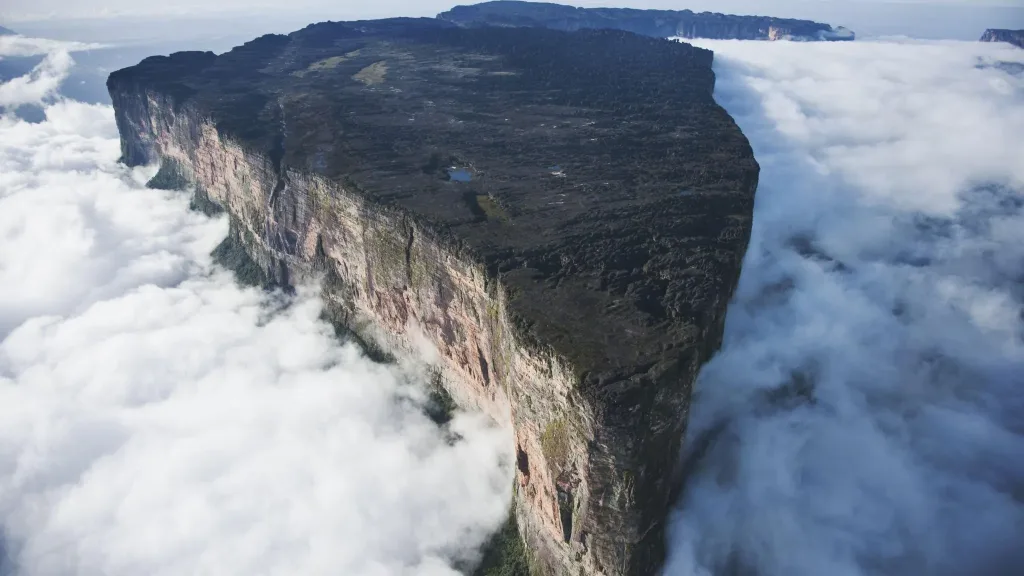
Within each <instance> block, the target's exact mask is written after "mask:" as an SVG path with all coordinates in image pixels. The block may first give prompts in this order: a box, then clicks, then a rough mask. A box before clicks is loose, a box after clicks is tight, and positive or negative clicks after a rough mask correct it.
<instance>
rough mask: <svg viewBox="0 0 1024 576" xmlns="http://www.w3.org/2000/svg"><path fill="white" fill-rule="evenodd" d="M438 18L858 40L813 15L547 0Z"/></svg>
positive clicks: (485, 6)
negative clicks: (602, 5) (577, 4)
mask: <svg viewBox="0 0 1024 576" xmlns="http://www.w3.org/2000/svg"><path fill="white" fill-rule="evenodd" d="M438 18H440V19H442V20H446V21H449V22H454V23H456V24H459V25H463V26H479V25H489V26H537V27H545V28H553V29H556V30H582V29H615V30H628V31H630V32H634V33H636V34H643V35H644V36H655V37H660V38H669V37H681V38H720V39H737V40H805V41H806V40H810V41H818V40H853V39H854V34H853V32H851V31H850V30H847V29H846V28H842V27H839V28H835V29H833V28H832V27H831V26H829V25H828V24H821V23H818V22H812V21H810V20H793V19H789V18H771V17H768V16H733V15H729V14H718V13H714V12H701V13H695V12H692V11H690V10H634V9H630V8H576V7H573V6H565V5H562V4H548V3H542V2H515V1H508V0H500V1H497V2H484V3H482V4H475V5H472V6H456V7H455V8H453V9H451V10H449V11H448V12H444V13H442V14H439V15H438Z"/></svg>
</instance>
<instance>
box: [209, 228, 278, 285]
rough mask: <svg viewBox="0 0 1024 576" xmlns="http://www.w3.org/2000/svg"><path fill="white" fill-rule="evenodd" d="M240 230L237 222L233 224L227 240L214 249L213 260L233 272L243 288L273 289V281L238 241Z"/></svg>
mask: <svg viewBox="0 0 1024 576" xmlns="http://www.w3.org/2000/svg"><path fill="white" fill-rule="evenodd" d="M238 229H239V227H238V226H237V225H236V224H235V222H232V223H231V230H230V232H229V233H228V236H227V238H225V239H224V241H223V242H221V243H220V245H218V246H217V247H216V248H214V250H213V260H214V261H215V262H217V263H218V264H220V265H221V266H223V267H225V268H227V269H228V270H231V272H232V273H234V275H235V279H236V280H238V283H239V284H242V285H243V286H261V287H264V288H271V287H272V286H273V281H272V280H271V279H270V278H268V277H267V274H266V272H265V271H264V270H263V268H262V267H260V265H259V264H257V263H256V262H254V261H253V259H252V257H251V256H249V253H248V252H246V251H245V247H244V246H243V245H242V243H241V242H240V241H239V240H238V234H239V232H238Z"/></svg>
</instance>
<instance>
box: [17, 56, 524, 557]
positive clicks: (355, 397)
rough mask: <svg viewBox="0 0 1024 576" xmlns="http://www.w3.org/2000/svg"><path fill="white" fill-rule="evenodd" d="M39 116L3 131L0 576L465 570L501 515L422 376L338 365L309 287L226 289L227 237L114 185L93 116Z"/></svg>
mask: <svg viewBox="0 0 1024 576" xmlns="http://www.w3.org/2000/svg"><path fill="white" fill-rule="evenodd" d="M42 75H45V74H44V73H40V76H42ZM2 90H3V88H0V93H3V92H2ZM46 116H47V117H46V120H45V121H44V122H42V123H38V124H28V123H26V122H22V121H19V120H16V119H14V118H12V117H9V116H8V117H3V118H2V119H0V527H2V531H0V534H2V540H0V573H6V570H8V569H12V568H13V569H15V570H16V572H17V573H19V574H23V575H26V576H28V575H47V574H83V575H88V574H104V575H111V576H116V575H118V574H126V575H133V576H134V575H137V574H154V575H160V574H167V575H170V574H175V575H177V574H288V575H291V574H327V573H330V574H359V575H367V576H374V575H388V576H390V575H401V574H417V575H420V574H423V575H448V574H454V573H455V572H454V570H453V568H452V565H453V562H454V561H456V560H465V559H467V558H472V557H473V556H474V555H475V553H476V550H477V548H478V547H479V545H480V544H481V541H482V539H484V538H486V537H487V535H488V534H489V533H490V532H491V531H493V529H495V528H496V527H497V526H498V524H500V522H501V521H502V519H503V517H504V514H505V513H506V511H507V505H508V500H509V497H510V490H509V488H510V486H511V482H512V476H511V466H510V461H509V456H510V455H509V452H510V447H511V438H509V437H508V434H507V431H503V430H499V429H495V428H493V427H492V426H491V425H490V424H488V423H487V422H485V421H484V420H483V419H482V417H479V416H475V415H471V414H460V415H458V416H457V417H456V419H455V420H454V421H453V423H452V424H451V427H452V429H453V430H454V431H455V432H457V433H458V434H460V435H461V436H462V440H460V441H457V442H454V443H449V436H448V434H447V433H446V432H445V431H443V430H441V429H439V428H438V427H437V426H435V425H434V424H433V423H432V422H430V421H429V420H428V419H427V418H426V417H425V416H424V415H423V413H422V409H421V408H422V405H423V402H424V396H425V392H424V388H423V386H422V384H420V383H419V380H418V375H417V374H416V373H415V372H411V371H409V370H406V369H404V368H402V367H393V366H381V365H377V364H374V363H372V362H370V361H369V360H367V359H365V358H364V357H362V356H361V355H360V353H359V352H358V351H357V350H356V349H355V348H354V347H353V346H351V345H340V344H338V343H337V342H336V341H335V340H334V338H333V333H332V331H331V329H330V328H329V327H328V326H326V325H325V324H323V323H322V322H320V321H318V316H319V313H320V304H319V301H318V299H317V298H316V296H315V291H314V290H313V289H311V288H306V289H302V290H300V291H299V294H298V295H297V296H295V297H293V298H286V297H284V296H282V295H280V294H277V295H267V294H264V293H262V292H260V291H257V290H247V289H240V288H238V287H237V286H236V285H235V284H234V282H233V280H232V278H231V277H230V275H229V274H228V273H227V272H225V271H223V270H219V269H217V268H216V267H215V266H214V265H213V264H212V262H211V259H210V256H209V253H210V251H211V250H212V249H213V248H214V246H215V245H216V244H217V243H218V242H219V241H220V240H221V239H222V238H223V237H224V235H225V233H226V229H227V226H226V223H225V221H224V220H223V219H221V220H209V219H207V218H205V217H202V216H200V215H198V214H195V213H192V212H189V211H188V209H187V204H188V200H187V198H186V197H185V195H184V194H182V193H177V192H162V191H156V190H148V189H146V188H144V187H143V186H142V183H143V182H144V181H145V178H146V176H148V175H151V173H152V170H149V171H145V170H135V171H131V170H128V169H126V168H124V167H122V166H119V165H117V164H115V160H116V158H117V156H118V152H119V149H118V142H117V134H116V129H115V128H114V122H113V114H112V111H111V109H110V108H108V107H103V106H88V105H84V104H80V103H76V102H70V101H58V102H56V103H52V104H49V105H47V106H46ZM5 555H6V556H7V557H8V558H9V565H8V566H3V563H4V560H3V558H4V556H5Z"/></svg>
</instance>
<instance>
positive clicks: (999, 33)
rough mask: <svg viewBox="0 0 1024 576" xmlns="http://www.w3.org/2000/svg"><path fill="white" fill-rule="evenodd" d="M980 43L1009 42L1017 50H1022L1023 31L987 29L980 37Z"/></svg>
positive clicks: (1023, 43)
mask: <svg viewBox="0 0 1024 576" xmlns="http://www.w3.org/2000/svg"><path fill="white" fill-rule="evenodd" d="M981 41H982V42H1009V43H1010V44H1013V45H1014V46H1016V47H1018V48H1024V30H1004V29H999V28H989V29H988V30H985V33H984V34H982V36H981Z"/></svg>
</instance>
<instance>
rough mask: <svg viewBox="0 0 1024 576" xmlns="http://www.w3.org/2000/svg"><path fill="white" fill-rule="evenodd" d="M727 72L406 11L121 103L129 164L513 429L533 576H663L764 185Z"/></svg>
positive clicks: (624, 46)
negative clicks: (682, 465) (737, 118)
mask: <svg viewBox="0 0 1024 576" xmlns="http://www.w3.org/2000/svg"><path fill="white" fill-rule="evenodd" d="M711 62H712V54H711V52H709V51H707V50H701V49H698V48H694V47H692V46H689V45H687V44H682V43H678V42H671V41H666V40H661V39H653V38H645V37H642V36H638V35H635V34H630V33H626V32H621V31H612V30H605V31H583V32H578V33H573V34H569V33H564V32H558V31H553V30H545V29H540V28H502V29H486V30H485V29H466V28H460V27H458V26H455V25H452V24H449V23H446V22H443V21H440V20H436V19H420V20H411V19H400V20H389V21H373V22H357V23H322V24H316V25H312V26H309V27H307V28H305V29H303V30H301V31H298V32H295V33H293V34H291V35H288V36H277V35H269V36H264V37H261V38H259V39H256V40H254V41H252V42H249V43H247V44H245V45H243V46H240V47H238V48H236V49H234V50H232V51H231V52H228V53H225V54H223V55H220V56H216V55H214V54H212V53H208V52H207V53H203V52H186V53H178V54H174V55H171V56H170V57H152V58H147V59H146V60H144V61H143V62H141V63H140V64H138V65H136V66H134V67H131V68H127V69H124V70H120V71H118V72H115V73H114V74H112V75H111V76H110V78H109V80H108V88H109V90H110V95H111V98H112V100H113V102H114V107H115V110H116V117H117V124H118V128H119V130H120V133H121V143H122V155H123V161H124V162H126V163H127V164H129V165H140V164H146V163H154V162H161V170H160V173H159V174H158V177H159V178H158V179H160V180H163V182H164V183H165V184H167V183H170V184H182V183H190V184H192V185H194V186H195V204H196V205H197V206H198V207H200V208H203V209H207V210H219V209H224V210H226V211H227V212H228V214H229V216H230V222H231V237H230V239H229V241H228V243H227V244H226V245H225V247H223V250H222V256H223V255H226V258H227V259H228V260H231V261H233V262H234V263H235V265H236V266H237V267H238V268H239V269H240V270H242V271H244V272H245V273H246V274H247V275H248V276H249V277H250V278H251V279H255V280H262V281H264V282H268V283H276V284H281V285H293V284H295V283H298V282H301V281H303V280H306V279H310V278H318V279H320V280H321V281H322V285H323V290H324V298H325V301H326V302H327V303H328V306H329V309H330V313H331V315H332V317H333V319H334V320H336V321H337V322H339V323H343V324H345V325H346V326H348V327H349V328H350V329H352V330H353V331H354V332H355V333H356V334H357V335H359V336H360V337H362V338H363V339H365V340H367V341H369V342H372V343H373V344H375V345H377V346H381V347H383V348H386V349H388V350H389V351H391V352H393V353H397V354H426V355H428V356H433V357H434V359H435V361H436V363H437V365H438V369H439V371H440V373H441V374H442V376H443V379H444V383H445V385H446V386H447V387H448V389H449V390H450V391H451V393H452V395H453V396H454V398H455V399H456V400H457V401H458V402H459V403H460V404H462V405H463V406H467V407H470V406H471V407H478V408H480V409H481V410H484V411H485V412H487V413H488V414H490V415H491V416H492V417H493V418H494V419H495V420H497V421H498V422H501V423H504V424H507V425H510V426H512V427H513V428H514V430H515V439H516V445H515V446H514V447H510V452H512V450H513V449H514V451H515V454H516V460H517V462H516V463H517V469H518V471H517V476H516V482H515V510H516V519H517V520H518V525H519V529H520V533H521V536H522V537H523V538H524V539H525V541H526V542H527V544H528V546H527V549H528V551H529V552H530V558H529V560H530V564H531V569H532V571H533V572H534V573H538V574H540V573H544V574H563V573H568V574H572V575H573V576H576V575H579V574H583V575H598V574H609V575H610V574H653V573H654V571H655V570H656V568H657V566H658V565H659V563H660V562H661V559H662V556H663V546H664V545H663V541H664V537H663V531H664V517H665V514H666V512H667V510H668V505H669V499H670V497H671V491H672V488H673V487H674V486H676V485H678V483H677V482H675V481H674V479H673V474H674V472H675V467H676V462H677V455H678V453H679V448H680V442H681V441H682V438H683V435H684V431H685V426H686V419H687V409H688V405H689V399H690V390H691V386H692V384H693V380H694V377H695V375H696V374H697V371H698V370H699V368H700V367H701V365H702V364H703V363H704V362H705V361H706V360H707V359H708V358H709V356H710V355H711V354H712V353H713V352H714V351H715V349H716V348H717V347H718V345H719V342H720V339H721V334H722V325H723V319H724V315H725V308H726V303H727V302H728V300H729V298H730V295H731V293H732V290H733V288H734V285H735V284H736V282H737V279H738V276H739V272H740V262H741V260H742V258H743V254H744V251H745V250H746V245H747V241H748V238H749V234H750V225H751V214H752V209H753V199H754V191H755V188H756V186H757V176H758V166H757V164H756V162H755V161H754V158H753V155H752V152H751V149H750V146H749V145H748V143H747V141H746V139H745V138H744V137H743V135H742V133H741V132H740V130H739V129H738V127H737V126H736V125H735V123H734V122H733V121H732V119H731V118H730V117H729V116H728V114H727V113H726V112H725V111H724V110H723V109H722V108H720V107H719V106H718V105H717V104H716V103H715V102H714V100H713V99H712V90H713V87H714V74H713V72H712V70H711Z"/></svg>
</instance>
